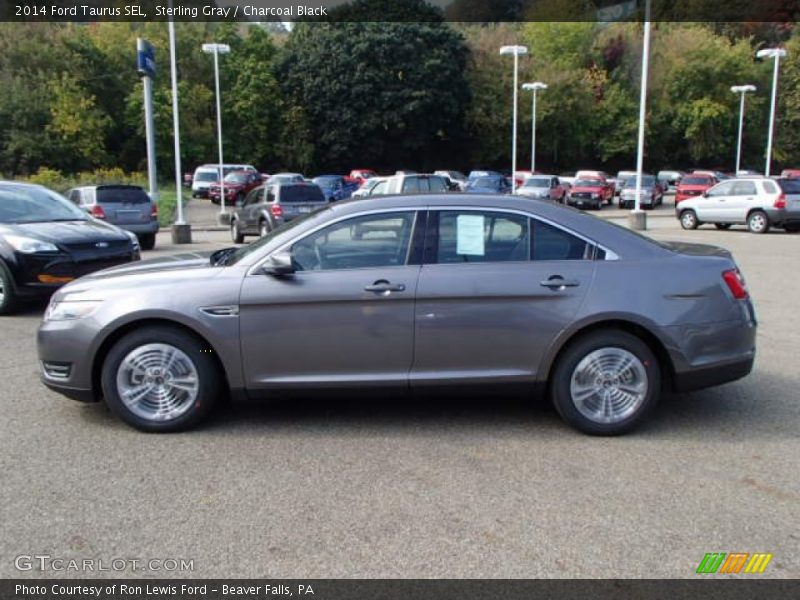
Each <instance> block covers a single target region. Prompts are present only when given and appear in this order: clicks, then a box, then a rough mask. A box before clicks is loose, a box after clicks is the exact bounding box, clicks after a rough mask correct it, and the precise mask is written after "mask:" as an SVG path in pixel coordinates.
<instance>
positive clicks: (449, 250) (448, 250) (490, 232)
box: [429, 211, 530, 264]
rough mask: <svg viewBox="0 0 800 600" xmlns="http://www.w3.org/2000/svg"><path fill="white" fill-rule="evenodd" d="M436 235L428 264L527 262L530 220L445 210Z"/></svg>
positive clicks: (440, 217)
mask: <svg viewBox="0 0 800 600" xmlns="http://www.w3.org/2000/svg"><path fill="white" fill-rule="evenodd" d="M434 228H435V229H434V233H435V235H434V236H432V237H433V238H435V240H431V242H430V246H431V248H432V249H435V252H433V253H431V254H432V255H431V254H429V262H436V263H439V264H452V263H483V262H509V261H522V260H528V258H529V251H530V235H529V225H528V218H527V217H525V216H522V215H516V214H510V213H500V212H484V211H442V212H440V213H439V219H438V225H437V224H436V220H434Z"/></svg>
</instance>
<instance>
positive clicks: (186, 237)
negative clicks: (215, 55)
mask: <svg viewBox="0 0 800 600" xmlns="http://www.w3.org/2000/svg"><path fill="white" fill-rule="evenodd" d="M169 6H170V7H172V2H171V1H170V3H169ZM167 32H168V35H169V63H170V69H169V70H170V83H171V85H172V137H173V144H174V148H175V196H176V209H177V210H176V215H175V222H174V223H173V224H172V242H173V243H174V244H191V243H192V228H191V225H189V224H188V223H186V222H185V221H184V220H183V196H182V194H181V131H180V118H179V115H178V66H177V64H178V63H177V58H176V52H175V21H174V20H173V19H172V18H171V17H170V19H169V22H168V23H167Z"/></svg>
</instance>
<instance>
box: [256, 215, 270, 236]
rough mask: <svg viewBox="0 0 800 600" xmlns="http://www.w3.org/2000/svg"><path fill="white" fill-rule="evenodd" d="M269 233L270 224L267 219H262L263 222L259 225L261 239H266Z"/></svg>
mask: <svg viewBox="0 0 800 600" xmlns="http://www.w3.org/2000/svg"><path fill="white" fill-rule="evenodd" d="M268 233H269V223H267V221H266V220H265V219H262V220H261V222H260V223H259V224H258V234H259V235H260V236H261V237H264V236H265V235H267V234H268Z"/></svg>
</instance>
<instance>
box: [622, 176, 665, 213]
mask: <svg viewBox="0 0 800 600" xmlns="http://www.w3.org/2000/svg"><path fill="white" fill-rule="evenodd" d="M663 201H664V190H663V189H662V188H661V184H660V183H659V182H658V179H656V177H654V176H653V175H645V174H642V187H641V190H640V191H639V205H640V206H641V207H642V208H643V209H651V208H655V207H656V206H659V205H660V204H662V203H663ZM635 205H636V176H635V175H634V177H633V179H626V180H625V184H624V185H623V187H622V191H621V192H620V194H619V207H620V208H634V206H635Z"/></svg>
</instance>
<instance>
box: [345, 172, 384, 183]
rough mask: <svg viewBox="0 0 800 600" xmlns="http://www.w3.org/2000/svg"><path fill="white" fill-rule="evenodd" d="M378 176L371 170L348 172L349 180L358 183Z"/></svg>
mask: <svg viewBox="0 0 800 600" xmlns="http://www.w3.org/2000/svg"><path fill="white" fill-rule="evenodd" d="M377 176H378V174H377V173H376V172H375V171H373V170H372V169H353V170H352V171H350V176H349V177H350V179H352V180H354V181H356V182H358V183H364V181H365V180H367V179H371V178H373V177H377Z"/></svg>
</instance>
